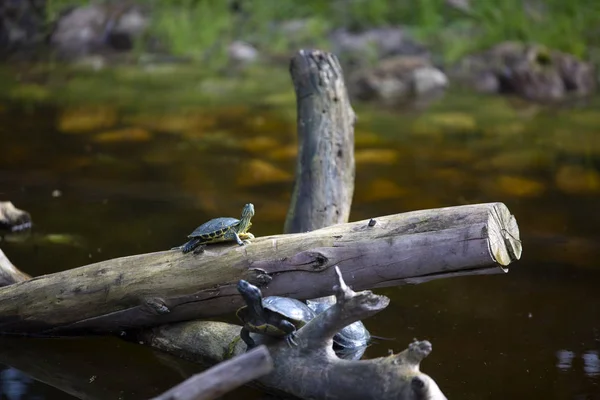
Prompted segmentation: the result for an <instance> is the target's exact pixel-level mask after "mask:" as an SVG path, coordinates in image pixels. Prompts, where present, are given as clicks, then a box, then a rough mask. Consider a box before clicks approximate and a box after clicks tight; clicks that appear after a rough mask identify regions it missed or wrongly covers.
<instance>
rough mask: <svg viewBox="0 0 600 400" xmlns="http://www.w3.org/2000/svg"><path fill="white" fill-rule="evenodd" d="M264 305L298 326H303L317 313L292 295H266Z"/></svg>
mask: <svg viewBox="0 0 600 400" xmlns="http://www.w3.org/2000/svg"><path fill="white" fill-rule="evenodd" d="M262 305H263V307H264V308H266V309H267V310H270V311H273V312H275V313H277V314H280V315H281V316H283V317H285V318H287V319H288V320H289V321H290V322H291V323H293V324H294V325H295V326H296V328H301V327H302V326H304V325H305V324H306V323H307V322H308V321H310V320H311V319H313V318H314V317H315V315H316V314H315V312H314V311H313V310H311V309H310V308H309V307H308V306H307V305H306V304H304V303H303V302H301V301H300V300H296V299H293V298H290V297H280V296H269V297H265V298H264V299H263V301H262Z"/></svg>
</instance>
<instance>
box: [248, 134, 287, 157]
mask: <svg viewBox="0 0 600 400" xmlns="http://www.w3.org/2000/svg"><path fill="white" fill-rule="evenodd" d="M241 147H242V148H243V149H244V150H246V151H249V152H252V153H261V154H262V153H264V152H265V151H268V150H273V149H275V148H277V149H280V148H281V146H280V145H279V142H278V141H277V140H275V139H273V138H272V137H268V136H258V137H252V138H248V139H243V140H242V141H241Z"/></svg>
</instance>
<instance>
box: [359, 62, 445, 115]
mask: <svg viewBox="0 0 600 400" xmlns="http://www.w3.org/2000/svg"><path fill="white" fill-rule="evenodd" d="M349 86H350V87H349V91H350V93H351V94H352V95H353V96H356V97H357V98H359V99H361V100H379V101H381V102H383V103H385V104H389V105H397V104H399V103H402V102H405V101H407V100H410V99H415V98H419V97H424V96H426V95H428V94H433V93H439V92H443V90H444V89H445V88H446V87H447V86H448V79H447V78H446V75H445V74H444V73H443V72H442V71H440V70H439V69H437V68H435V67H434V66H433V65H431V63H430V62H429V60H428V59H426V58H423V57H416V56H397V57H392V58H388V59H385V60H383V61H381V62H380V63H379V64H378V65H377V66H375V67H374V68H367V69H363V70H360V71H358V72H356V73H355V74H353V75H351V77H350V79H349Z"/></svg>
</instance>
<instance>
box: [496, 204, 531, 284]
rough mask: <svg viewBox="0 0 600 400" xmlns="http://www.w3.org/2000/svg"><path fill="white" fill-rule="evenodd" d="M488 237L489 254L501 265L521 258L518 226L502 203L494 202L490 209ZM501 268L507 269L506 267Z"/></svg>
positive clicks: (503, 265)
mask: <svg viewBox="0 0 600 400" xmlns="http://www.w3.org/2000/svg"><path fill="white" fill-rule="evenodd" d="M488 239H489V249H490V254H491V255H492V257H493V258H494V261H496V262H497V263H498V264H499V265H500V266H501V267H505V266H507V265H509V264H510V263H511V262H513V261H517V260H519V259H520V258H521V252H522V250H523V248H522V245H521V238H520V235H519V226H518V225H517V220H516V219H515V217H514V215H512V214H511V213H510V211H509V210H508V208H507V207H506V205H504V203H495V204H493V206H492V208H491V209H490V214H489V220H488ZM502 269H504V271H505V272H507V271H508V269H507V268H502Z"/></svg>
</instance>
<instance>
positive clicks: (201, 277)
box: [0, 203, 521, 334]
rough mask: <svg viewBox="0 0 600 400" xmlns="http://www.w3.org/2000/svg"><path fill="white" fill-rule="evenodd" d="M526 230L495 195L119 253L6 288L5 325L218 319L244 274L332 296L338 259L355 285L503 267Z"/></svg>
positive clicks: (27, 328)
mask: <svg viewBox="0 0 600 400" xmlns="http://www.w3.org/2000/svg"><path fill="white" fill-rule="evenodd" d="M373 221H375V225H373ZM372 225H373V226H372ZM518 238H519V232H518V227H517V225H516V222H515V221H514V217H513V216H512V215H511V214H510V212H509V211H508V209H507V208H506V206H505V205H504V204H502V203H489V204H478V205H468V206H459V207H447V208H440V209H434V210H422V211H413V212H409V213H404V214H396V215H390V216H385V217H378V218H376V219H374V220H372V221H369V220H364V221H358V222H354V223H350V224H339V225H334V226H331V227H327V228H323V229H319V230H316V231H312V232H309V233H303V234H294V235H276V236H268V237H261V238H257V239H255V240H254V241H253V242H252V243H251V244H249V245H247V246H237V245H235V244H219V245H210V246H208V247H207V248H206V251H205V252H204V253H202V254H198V255H194V254H189V253H188V254H182V253H181V251H177V250H171V251H163V252H158V253H150V254H140V255H135V256H129V257H123V258H117V259H113V260H107V261H103V262H99V263H95V264H91V265H87V266H84V267H79V268H75V269H72V270H68V271H63V272H59V273H55V274H50V275H43V276H39V277H35V278H33V279H31V280H28V281H25V282H21V283H17V284H14V285H10V286H6V287H4V288H0V332H13V333H17V332H21V333H44V332H46V333H50V332H51V333H59V332H60V333H61V334H66V333H68V332H71V333H81V331H82V330H83V331H84V332H89V331H96V332H109V331H117V330H121V329H130V328H135V327H142V326H153V325H159V324H162V323H167V322H176V321H183V320H189V319H195V318H206V317H212V316H215V315H220V314H224V313H228V312H232V311H234V310H236V309H237V308H238V307H239V306H240V305H242V300H241V296H239V295H238V293H237V291H236V288H235V287H236V284H237V282H238V281H239V280H240V279H246V280H249V281H250V282H251V283H253V284H257V285H259V286H264V285H265V284H267V283H268V287H266V288H265V292H266V295H267V296H269V295H280V296H290V297H294V298H298V299H307V298H314V297H320V296H326V295H329V294H331V287H330V285H326V284H325V283H324V282H325V281H327V280H328V279H329V280H330V279H331V277H332V276H333V270H332V267H333V266H334V265H339V267H340V269H341V270H342V272H343V273H344V274H345V275H346V276H348V282H349V284H350V285H351V286H353V287H355V288H356V289H365V288H376V287H386V286H396V285H400V284H404V283H420V282H426V281H429V280H432V279H438V278H446V277H449V276H457V275H474V274H484V273H485V274H489V273H499V272H502V271H503V268H502V267H505V266H507V265H508V264H510V263H511V262H512V261H515V260H517V259H519V257H520V254H521V247H520V242H519V241H518Z"/></svg>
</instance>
